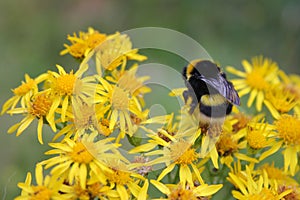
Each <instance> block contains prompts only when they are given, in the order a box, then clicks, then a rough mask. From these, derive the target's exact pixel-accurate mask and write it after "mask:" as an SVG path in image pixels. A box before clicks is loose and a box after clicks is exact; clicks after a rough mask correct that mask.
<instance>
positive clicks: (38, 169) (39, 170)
mask: <svg viewBox="0 0 300 200" xmlns="http://www.w3.org/2000/svg"><path fill="white" fill-rule="evenodd" d="M35 179H36V183H37V185H43V179H44V178H43V167H42V165H40V164H37V165H36V166H35Z"/></svg>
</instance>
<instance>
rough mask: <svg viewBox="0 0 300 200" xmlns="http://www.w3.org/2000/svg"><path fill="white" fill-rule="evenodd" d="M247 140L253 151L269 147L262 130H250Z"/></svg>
mask: <svg viewBox="0 0 300 200" xmlns="http://www.w3.org/2000/svg"><path fill="white" fill-rule="evenodd" d="M246 138H247V142H248V144H249V146H250V147H251V148H253V149H261V148H264V147H265V146H266V145H267V139H266V137H265V136H264V135H263V132H262V131H261V130H252V129H251V128H249V130H248V133H247V137H246Z"/></svg>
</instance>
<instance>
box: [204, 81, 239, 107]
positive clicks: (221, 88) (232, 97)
mask: <svg viewBox="0 0 300 200" xmlns="http://www.w3.org/2000/svg"><path fill="white" fill-rule="evenodd" d="M201 80H203V81H204V82H206V83H207V84H208V85H210V86H212V87H213V88H214V89H216V90H217V91H218V92H219V93H220V94H221V95H222V96H223V97H225V98H226V99H227V100H228V101H230V102H231V103H233V104H235V105H240V104H241V103H240V97H239V95H238V93H237V91H236V90H235V89H234V87H233V85H232V83H231V82H229V81H227V80H226V79H225V78H224V77H223V76H221V75H218V77H217V78H205V77H201Z"/></svg>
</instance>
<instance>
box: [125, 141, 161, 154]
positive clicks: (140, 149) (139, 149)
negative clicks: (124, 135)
mask: <svg viewBox="0 0 300 200" xmlns="http://www.w3.org/2000/svg"><path fill="white" fill-rule="evenodd" d="M155 147H156V144H153V143H146V144H143V145H140V146H137V147H135V148H133V149H131V150H130V151H129V153H130V154H132V153H139V152H148V151H151V150H152V149H154V148H155Z"/></svg>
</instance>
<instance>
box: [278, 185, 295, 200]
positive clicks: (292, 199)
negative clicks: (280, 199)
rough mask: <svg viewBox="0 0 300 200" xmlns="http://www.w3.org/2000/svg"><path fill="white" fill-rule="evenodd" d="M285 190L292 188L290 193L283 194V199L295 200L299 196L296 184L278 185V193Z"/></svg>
mask: <svg viewBox="0 0 300 200" xmlns="http://www.w3.org/2000/svg"><path fill="white" fill-rule="evenodd" d="M286 190H292V192H291V193H289V194H287V195H285V196H284V199H285V200H297V199H299V198H300V190H299V188H297V186H296V185H279V186H278V194H281V193H283V192H285V191H286Z"/></svg>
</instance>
